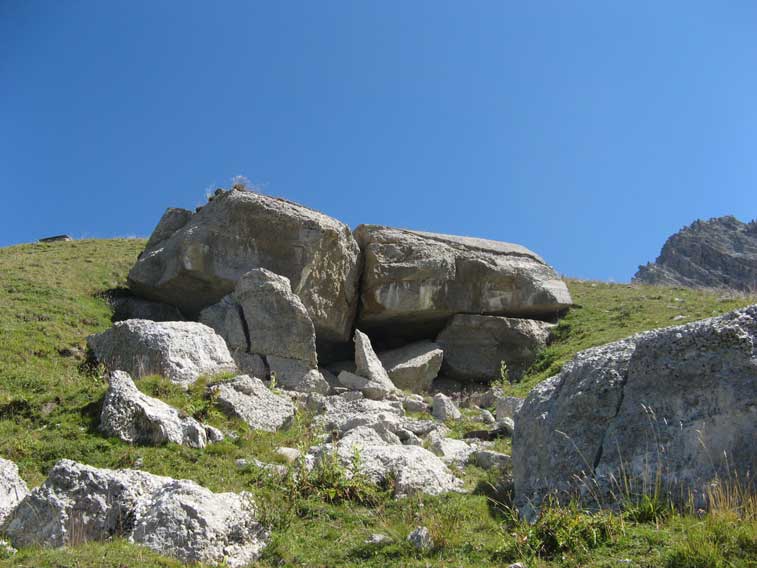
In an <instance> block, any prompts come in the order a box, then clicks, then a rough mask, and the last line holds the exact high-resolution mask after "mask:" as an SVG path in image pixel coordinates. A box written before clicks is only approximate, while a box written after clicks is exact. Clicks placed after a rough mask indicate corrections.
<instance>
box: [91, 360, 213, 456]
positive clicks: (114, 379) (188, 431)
mask: <svg viewBox="0 0 757 568" xmlns="http://www.w3.org/2000/svg"><path fill="white" fill-rule="evenodd" d="M108 380H109V386H108V392H107V393H106V394H105V399H104V400H103V406H102V411H101V412H100V430H101V431H102V432H103V433H104V434H106V435H108V436H114V437H116V438H120V439H121V440H124V441H125V442H130V443H139V444H149V445H159V444H165V443H167V442H172V443H174V444H180V445H184V446H189V447H191V448H204V447H205V446H206V445H207V443H208V439H207V435H206V432H205V427H204V426H203V425H202V424H200V423H199V422H198V421H197V420H195V419H194V418H191V417H188V416H187V417H182V416H181V415H180V414H179V411H178V410H176V409H175V408H173V407H172V406H169V405H168V404H166V403H165V402H163V401H161V400H158V399H157V398H151V397H149V396H147V395H146V394H144V393H142V392H140V390H139V389H138V388H137V386H136V385H135V384H134V381H132V380H131V377H130V376H129V375H128V373H125V372H123V371H113V372H112V373H111V374H110V377H109V379H108Z"/></svg>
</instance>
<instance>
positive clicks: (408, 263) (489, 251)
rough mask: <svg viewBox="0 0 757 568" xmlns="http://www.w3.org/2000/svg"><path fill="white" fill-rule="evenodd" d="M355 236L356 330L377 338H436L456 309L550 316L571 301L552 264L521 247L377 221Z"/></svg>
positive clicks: (504, 314) (475, 312)
mask: <svg viewBox="0 0 757 568" xmlns="http://www.w3.org/2000/svg"><path fill="white" fill-rule="evenodd" d="M355 238H356V239H357V241H358V243H359V244H360V248H361V250H362V251H363V256H364V258H365V268H364V270H363V274H362V283H361V289H362V296H361V309H360V316H359V320H358V327H360V329H365V330H367V331H368V332H369V333H371V334H374V333H375V334H376V336H377V337H379V336H389V337H392V338H398V337H399V336H400V335H403V336H404V338H405V339H410V340H412V339H421V338H424V337H433V336H434V335H435V334H437V333H438V332H439V331H441V329H442V327H443V326H444V324H445V323H446V321H447V320H448V319H449V317H450V316H452V315H454V314H456V313H471V314H489V315H503V316H513V317H534V318H551V317H553V316H555V315H556V314H558V313H559V312H561V311H563V310H565V309H566V308H567V307H569V306H570V305H571V303H572V301H571V298H570V294H569V293H568V289H567V287H566V285H565V283H564V282H563V281H562V280H560V279H559V277H558V275H557V273H556V272H555V271H554V269H553V268H552V267H550V266H549V265H547V264H546V263H545V262H544V260H542V259H541V258H540V257H539V256H538V255H536V254H534V253H533V252H531V251H530V250H528V249H526V248H524V247H522V246H519V245H514V244H509V243H502V242H496V241H488V240H484V239H476V238H469V237H458V236H452V235H441V234H434V233H424V232H421V231H410V230H404V229H394V228H390V227H381V226H377V225H360V226H359V227H358V228H357V229H356V230H355ZM445 359H446V353H445Z"/></svg>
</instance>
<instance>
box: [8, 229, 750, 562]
mask: <svg viewBox="0 0 757 568" xmlns="http://www.w3.org/2000/svg"><path fill="white" fill-rule="evenodd" d="M143 246H144V241H141V240H132V239H129V240H86V241H76V242H68V243H53V244H47V245H44V244H34V245H22V246H15V247H9V248H5V249H0V334H1V335H0V455H1V456H2V457H5V458H7V459H11V460H13V461H15V462H16V463H17V464H18V465H19V468H20V472H21V475H22V477H23V478H24V479H26V480H27V482H28V483H29V484H30V485H32V486H34V485H38V484H39V483H41V482H42V481H43V480H44V479H45V476H46V473H47V471H48V470H49V469H50V467H51V466H52V465H53V464H54V463H55V461H57V460H58V459H60V458H64V457H65V458H70V459H74V460H78V461H81V462H84V463H87V464H91V465H95V466H101V467H114V468H117V467H134V466H135V465H136V464H142V465H141V467H142V468H143V469H144V470H146V471H149V472H152V473H157V474H164V475H171V476H173V477H182V478H188V479H193V480H195V481H197V482H199V483H201V484H203V485H206V486H207V487H209V488H211V489H213V490H215V491H221V490H233V491H239V490H247V491H251V492H253V493H254V494H255V495H256V497H257V501H258V503H259V506H260V509H261V516H262V518H263V520H264V521H265V522H266V523H267V524H270V525H271V526H272V528H273V537H272V541H271V544H270V546H269V547H268V548H267V549H266V553H265V556H264V558H263V559H262V560H261V562H260V565H261V566H280V565H287V566H289V565H292V566H337V565H343V566H350V565H356V564H360V565H367V566H389V565H391V566H470V567H473V566H485V565H502V564H505V565H507V564H508V563H509V562H515V561H518V560H523V561H525V562H526V563H527V565H528V566H529V567H533V566H594V567H598V566H617V565H618V562H619V561H620V560H623V559H630V560H631V561H632V564H631V565H634V566H650V567H651V566H668V567H670V568H679V567H684V566H755V564H754V562H753V561H752V560H750V558H754V557H755V556H754V555H755V554H757V538H756V537H755V532H757V525H755V522H754V519H751V520H748V521H743V520H739V519H737V518H736V517H735V516H733V515H732V514H730V513H723V514H720V515H717V516H708V517H705V518H696V517H693V516H679V515H669V514H666V513H665V511H661V510H653V511H652V514H650V515H635V514H633V511H630V512H629V513H628V514H626V515H614V516H613V515H594V516H587V515H583V514H581V513H580V512H577V511H564V510H555V511H553V512H552V513H551V515H548V516H546V517H545V520H544V521H543V522H542V523H541V524H540V525H536V526H535V527H529V526H527V525H523V524H521V523H519V522H518V521H517V520H516V519H514V518H513V516H512V515H511V514H510V513H509V512H508V511H507V510H506V508H504V507H502V506H500V505H498V504H497V503H496V502H495V501H493V500H491V499H490V497H489V496H491V495H492V494H493V493H494V490H493V485H496V482H497V480H496V479H495V478H493V477H492V474H490V473H487V472H484V471H482V470H480V469H478V468H475V467H473V466H468V467H467V468H466V470H465V472H464V477H465V481H466V484H467V486H468V488H469V489H471V490H472V493H470V494H466V495H448V496H444V497H438V498H430V497H423V498H420V497H419V498H412V499H406V500H401V501H395V500H393V499H390V498H388V497H387V496H386V494H384V493H382V492H380V491H376V490H373V489H371V488H367V487H363V486H360V485H359V481H358V482H352V483H350V482H347V481H346V480H344V479H343V478H342V477H340V476H339V472H336V475H335V477H334V478H333V479H328V480H326V479H315V478H312V479H309V480H308V483H307V484H301V483H300V484H297V483H295V482H294V481H293V480H291V479H289V480H286V481H285V482H283V483H277V482H273V481H272V480H270V479H269V478H267V477H266V476H265V475H264V474H261V472H260V471H258V470H255V469H240V468H238V467H237V466H236V465H235V460H236V459H237V458H250V457H257V458H259V459H261V460H263V461H277V457H276V455H275V454H274V449H275V448H276V447H277V446H280V445H288V446H298V445H307V444H308V443H309V441H311V440H312V439H313V438H314V437H315V435H316V432H314V431H313V429H312V428H311V424H310V419H309V417H308V416H307V415H305V414H302V415H300V416H299V418H298V420H297V421H296V422H295V424H293V425H292V426H291V427H290V428H289V429H287V430H285V431H282V432H278V433H276V434H267V433H259V432H250V431H248V430H247V429H246V428H245V426H244V424H242V423H239V422H235V421H231V420H229V419H227V418H225V417H224V416H223V415H221V414H220V413H219V412H218V411H217V409H216V408H214V406H213V404H212V401H209V400H207V399H206V398H205V397H204V395H203V389H202V385H198V386H197V387H195V388H193V389H192V390H190V391H189V392H188V393H185V392H182V391H180V390H179V389H177V388H175V387H173V386H172V385H171V384H170V383H168V382H167V381H165V380H162V379H160V378H159V377H152V378H146V379H143V380H141V381H140V382H139V386H140V388H141V389H143V390H144V391H145V392H147V393H148V394H151V395H152V396H159V397H160V398H162V399H164V400H166V401H168V402H170V403H171V404H173V405H175V406H178V407H180V408H182V409H183V410H184V411H185V412H187V413H188V414H191V415H194V416H196V417H199V418H202V419H203V420H205V421H207V422H210V423H212V424H215V425H216V426H219V427H222V428H224V429H233V430H236V431H238V432H240V434H241V435H240V437H239V438H238V439H237V440H226V441H224V442H222V443H219V444H215V445H212V446H210V447H208V448H206V449H205V450H194V449H189V448H184V447H178V446H174V445H168V446H163V447H158V448H152V447H142V446H132V445H129V444H126V443H123V442H121V441H119V440H114V439H107V438H104V437H103V436H102V435H101V434H100V433H99V432H98V431H97V424H98V416H99V410H100V405H101V401H102V397H103V394H104V392H105V389H106V384H105V381H104V378H103V376H102V373H101V370H98V369H91V368H89V367H87V365H86V364H85V360H84V346H85V338H86V336H87V335H89V334H91V333H94V332H97V331H101V330H104V329H106V328H107V327H109V326H110V315H111V314H110V310H109V307H108V305H107V303H106V301H105V300H104V299H103V297H102V293H103V292H105V291H106V290H109V289H111V288H114V287H117V286H122V285H123V284H124V282H125V276H126V273H127V271H128V268H129V267H130V266H131V265H132V263H133V262H134V259H135V258H136V256H137V254H138V253H139V251H140V250H141V248H142V247H143ZM569 286H570V289H571V293H572V294H573V298H574V300H575V301H576V303H577V304H579V307H577V308H576V309H574V310H572V311H571V312H570V314H569V315H568V316H567V317H566V318H565V319H564V320H563V321H562V322H561V323H560V325H559V327H558V328H557V333H556V335H557V339H556V341H555V342H554V343H553V344H552V345H551V346H550V347H549V348H548V349H547V350H546V351H545V353H544V354H543V355H542V357H541V358H540V360H539V361H538V363H537V365H535V367H534V369H533V370H532V372H530V373H529V374H528V375H527V377H526V378H525V379H524V381H523V382H522V383H521V384H519V385H516V386H515V387H514V388H515V389H516V390H517V391H518V392H520V393H521V394H522V393H524V392H526V391H527V390H528V388H530V387H531V386H532V385H533V384H535V383H536V382H538V381H539V380H541V379H543V378H546V377H547V376H549V375H551V374H552V373H554V372H556V371H557V370H558V369H559V367H560V365H561V364H562V363H563V362H564V361H566V360H567V359H568V358H569V357H570V356H572V354H573V353H575V352H576V351H577V350H579V349H583V348H586V347H589V346H592V345H597V344H600V343H603V342H606V341H611V340H614V339H619V338H621V337H624V336H627V335H629V334H631V333H634V332H636V331H641V330H644V329H650V328H654V327H660V326H665V325H672V324H674V323H679V322H678V321H674V320H673V318H674V317H675V316H677V315H683V316H684V319H682V320H680V321H683V322H685V321H691V320H694V319H699V318H702V317H707V316H711V315H716V314H720V313H724V312H726V311H728V310H731V309H733V308H736V307H738V306H741V305H746V304H748V303H750V302H749V299H748V298H743V297H742V298H739V297H737V298H723V297H720V296H719V295H718V294H715V293H705V292H695V291H687V290H666V289H657V288H648V287H629V286H624V285H613V284H599V283H592V282H582V281H569ZM455 431H456V432H458V433H460V431H461V428H460V426H459V425H457V427H456V428H455ZM501 444H502V448H501V449H506V445H507V442H502V443H501ZM342 496H344V497H345V498H344V499H342V498H341V497H342ZM498 498H499V499H502V500H504V499H505V497H503V496H502V495H499V497H498ZM634 519H635V520H634ZM650 519H651V521H650ZM642 521H643V522H642ZM418 525H425V526H428V527H429V529H430V530H431V532H432V535H433V537H434V540H435V542H436V543H437V547H436V548H435V549H434V550H432V551H429V552H424V553H421V552H417V551H415V550H413V549H411V548H410V547H409V546H408V545H406V544H405V542H404V538H405V537H406V535H407V534H408V532H410V531H411V530H412V529H413V528H414V527H416V526H418ZM377 532H379V533H384V534H387V535H389V536H391V537H392V538H393V539H395V541H396V543H395V544H391V545H388V546H384V547H378V548H377V547H374V546H369V545H366V544H364V540H365V539H366V538H367V537H368V536H370V535H371V534H372V533H377ZM537 557H540V558H537ZM697 562H698V563H697ZM0 566H29V567H32V566H33V567H44V566H49V567H56V568H57V567H77V568H81V567H95V566H98V567H99V566H108V567H114V568H115V567H119V568H122V567H124V566H179V563H177V562H175V561H173V560H169V559H165V558H161V557H159V556H158V555H156V554H153V553H151V552H149V551H148V550H146V549H144V548H140V547H137V546H133V545H130V544H128V543H126V542H123V541H114V542H109V543H83V544H81V545H79V546H74V547H71V548H68V549H64V550H39V549H25V550H21V551H19V552H18V554H16V555H15V556H13V557H9V558H7V559H5V560H2V559H0Z"/></svg>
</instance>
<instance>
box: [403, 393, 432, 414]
mask: <svg viewBox="0 0 757 568" xmlns="http://www.w3.org/2000/svg"><path fill="white" fill-rule="evenodd" d="M402 405H403V406H404V407H405V410H407V411H408V412H428V409H429V406H428V404H426V401H425V400H424V399H423V397H422V396H421V395H419V394H410V395H407V396H406V397H405V398H403V399H402Z"/></svg>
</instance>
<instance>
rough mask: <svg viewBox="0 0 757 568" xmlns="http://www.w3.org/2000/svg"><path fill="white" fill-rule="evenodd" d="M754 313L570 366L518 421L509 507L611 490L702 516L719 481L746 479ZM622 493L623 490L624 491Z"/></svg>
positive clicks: (750, 468)
mask: <svg viewBox="0 0 757 568" xmlns="http://www.w3.org/2000/svg"><path fill="white" fill-rule="evenodd" d="M755 341H757V305H755V306H751V307H749V308H745V309H742V310H737V311H735V312H732V313H730V314H727V315H725V316H721V317H717V318H712V319H708V320H703V321H699V322H695V323H692V324H688V325H684V326H679V327H672V328H667V329H662V330H658V331H652V332H646V333H642V334H638V335H635V336H633V337H630V338H628V339H625V340H622V341H618V342H615V343H611V344H608V345H604V346H602V347H597V348H594V349H589V350H587V351H583V352H581V353H579V354H578V355H576V357H575V358H574V359H573V361H571V362H570V363H568V364H566V365H565V367H564V368H563V370H562V371H561V372H560V373H559V374H558V375H557V376H555V377H553V378H551V379H549V380H547V381H545V382H544V383H542V384H540V385H537V386H536V387H535V388H534V389H533V390H532V391H531V393H530V394H529V396H528V398H527V399H526V401H525V403H524V404H523V406H522V408H521V409H520V411H519V412H518V413H517V414H516V429H515V435H514V438H513V473H514V478H515V498H516V504H517V505H518V506H519V507H521V513H522V514H524V515H525V516H527V517H528V516H533V513H534V508H533V507H534V506H535V507H538V506H539V504H540V503H541V502H542V501H543V499H544V498H545V496H546V495H548V494H555V495H557V496H558V497H562V498H564V499H567V498H569V497H573V496H579V497H580V498H582V499H584V500H586V501H587V502H588V501H591V503H587V504H590V505H591V504H594V503H595V502H596V501H597V500H599V501H602V500H603V499H606V500H608V501H609V500H610V495H612V493H613V492H615V493H617V491H618V489H619V487H618V484H619V483H624V484H627V486H628V487H630V490H631V491H632V492H634V491H637V490H640V489H641V487H642V486H645V487H654V486H655V480H657V479H659V482H660V488H661V490H662V491H663V492H664V493H665V494H667V496H669V497H670V498H672V499H674V500H676V499H680V498H681V496H684V497H688V496H689V495H691V496H692V497H693V498H694V501H695V503H696V504H697V506H702V505H706V498H705V496H704V494H705V489H706V486H707V485H708V484H709V483H710V482H711V481H712V480H713V479H714V478H716V477H720V478H721V479H728V478H731V476H733V475H738V476H739V477H740V479H747V478H749V479H751V478H750V477H749V474H750V472H752V473H753V472H754V471H755V466H757V463H755V455H754V451H753V449H754V440H755V437H756V436H757V427H756V426H755V424H757V421H755V413H757V397H756V396H755V384H757V352H756V351H755ZM626 490H627V489H626Z"/></svg>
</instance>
